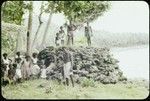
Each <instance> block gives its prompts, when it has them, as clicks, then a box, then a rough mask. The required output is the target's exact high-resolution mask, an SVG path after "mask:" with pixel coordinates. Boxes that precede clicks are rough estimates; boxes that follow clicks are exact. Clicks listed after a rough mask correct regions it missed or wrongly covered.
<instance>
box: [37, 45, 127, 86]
mask: <svg viewBox="0 0 150 101" xmlns="http://www.w3.org/2000/svg"><path fill="white" fill-rule="evenodd" d="M61 48H62V47H59V48H54V47H47V48H46V49H44V50H42V51H41V52H40V53H39V55H38V58H39V60H45V59H47V58H49V57H50V56H51V55H53V56H55V59H57V58H58V56H59V53H61V52H62V50H61ZM66 48H67V49H68V50H69V51H71V52H72V54H73V61H74V63H73V73H74V79H75V81H76V82H77V83H81V81H82V80H83V79H84V78H88V79H93V80H94V81H99V82H101V83H103V84H111V83H112V84H115V83H117V82H120V81H126V80H127V78H126V77H124V76H123V72H122V71H121V70H120V69H119V66H118V64H117V63H118V62H119V61H118V60H116V59H114V58H113V55H112V54H110V50H109V49H108V48H96V47H78V48H75V47H74V48H71V47H66ZM39 63H40V61H39ZM60 64H61V63H59V62H57V61H56V65H53V66H50V67H49V70H48V71H49V72H47V76H48V79H59V80H61V78H62V76H61V71H60V68H61V65H60ZM39 65H40V64H39Z"/></svg>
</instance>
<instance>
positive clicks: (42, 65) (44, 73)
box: [40, 60, 47, 79]
mask: <svg viewBox="0 0 150 101" xmlns="http://www.w3.org/2000/svg"><path fill="white" fill-rule="evenodd" d="M40 73H41V74H40V77H41V78H42V79H46V77H47V75H46V66H45V65H44V60H42V64H41V72H40Z"/></svg>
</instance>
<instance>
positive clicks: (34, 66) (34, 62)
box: [31, 53, 40, 78]
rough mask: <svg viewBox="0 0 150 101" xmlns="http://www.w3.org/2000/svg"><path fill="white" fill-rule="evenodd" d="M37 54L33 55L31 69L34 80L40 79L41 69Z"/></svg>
mask: <svg viewBox="0 0 150 101" xmlns="http://www.w3.org/2000/svg"><path fill="white" fill-rule="evenodd" d="M37 55H38V54H37V53H33V54H32V59H31V60H32V67H31V73H32V77H33V78H39V73H40V67H39V66H38V65H37V61H38V58H37Z"/></svg>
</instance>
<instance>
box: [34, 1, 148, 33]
mask: <svg viewBox="0 0 150 101" xmlns="http://www.w3.org/2000/svg"><path fill="white" fill-rule="evenodd" d="M39 8H40V1H35V2H34V16H37V15H38V14H39V10H38V9H39ZM42 19H43V20H44V21H47V19H48V14H44V15H43V16H42ZM65 21H66V20H65V16H64V15H63V14H54V15H53V17H52V23H54V24H56V25H58V26H61V25H62V24H64V23H65ZM90 25H91V26H92V28H93V29H94V30H104V31H109V32H118V33H122V32H132V33H139V32H140V33H149V6H148V4H147V3H146V2H144V1H111V8H110V10H108V11H107V12H105V13H104V15H103V16H101V17H99V18H98V19H97V20H95V21H94V22H92V23H90Z"/></svg>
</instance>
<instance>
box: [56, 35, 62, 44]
mask: <svg viewBox="0 0 150 101" xmlns="http://www.w3.org/2000/svg"><path fill="white" fill-rule="evenodd" d="M55 44H56V46H60V45H61V39H60V35H59V33H56V37H55Z"/></svg>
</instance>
